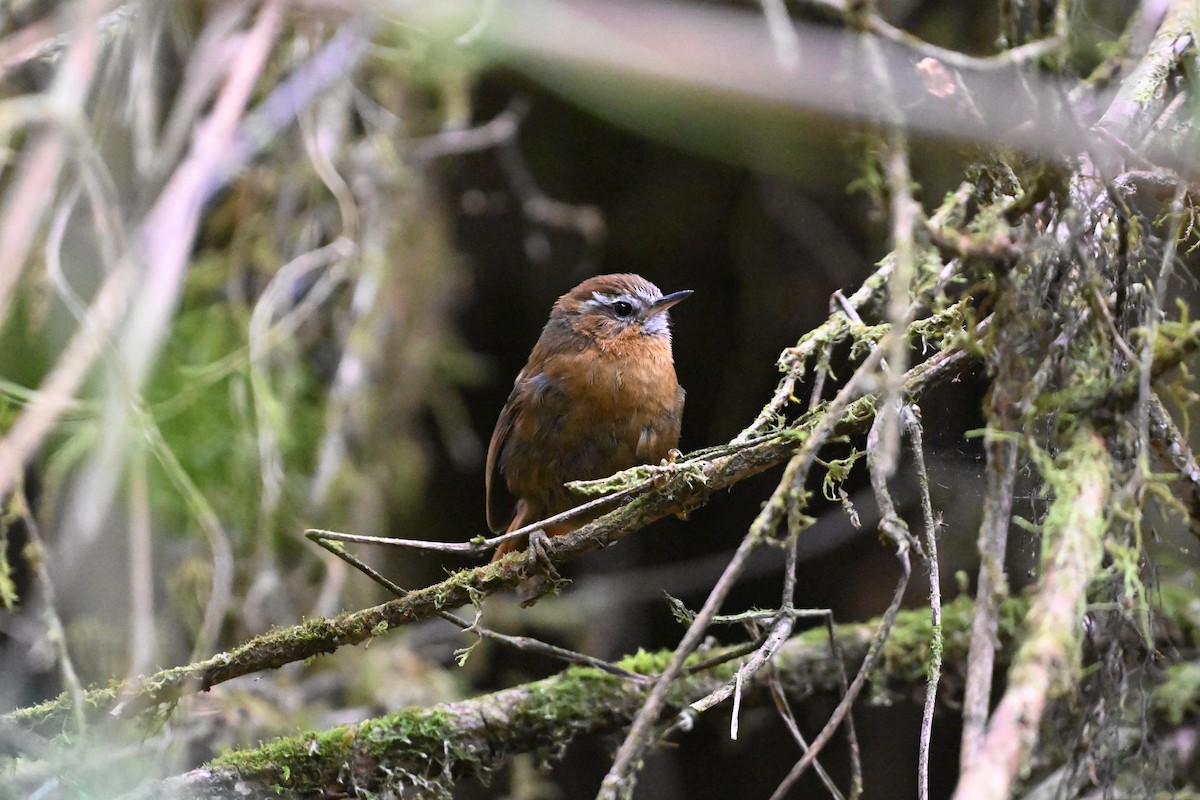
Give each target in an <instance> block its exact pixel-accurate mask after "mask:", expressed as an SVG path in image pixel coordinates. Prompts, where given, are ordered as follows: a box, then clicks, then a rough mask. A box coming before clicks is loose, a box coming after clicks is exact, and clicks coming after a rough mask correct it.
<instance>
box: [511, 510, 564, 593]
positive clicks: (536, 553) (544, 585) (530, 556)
mask: <svg viewBox="0 0 1200 800" xmlns="http://www.w3.org/2000/svg"><path fill="white" fill-rule="evenodd" d="M549 544H550V537H549V536H547V535H546V532H545V531H544V530H542V529H541V528H538V529H537V530H535V531H533V532H532V533H530V534H529V547H528V548H527V549H526V551H525V570H526V572H528V573H529V574H530V577H528V578H526V579H525V580H523V581H521V585H520V586H518V587H517V598H518V599H519V600H520V602H521V606H522V607H523V608H528V607H529V606H531V605H533V604H534V603H536V602H537V601H538V600H540V599H541V598H542V597H544V596H546V595H548V594H557V593H558V592H559V591H560V590H561V589H562V588H563V587H564V586H566V585H567V584H568V583H570V581H569V580H566V579H565V578H563V577H562V576H561V575H559V574H558V570H557V569H556V568H555V567H554V562H553V561H551V560H550V556H549V555H548V554H547V550H546V548H547V546H548V545H549Z"/></svg>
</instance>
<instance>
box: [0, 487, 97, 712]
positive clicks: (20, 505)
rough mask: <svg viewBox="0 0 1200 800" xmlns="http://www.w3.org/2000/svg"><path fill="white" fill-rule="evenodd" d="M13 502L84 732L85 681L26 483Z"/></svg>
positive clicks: (49, 634) (45, 619) (73, 708)
mask: <svg viewBox="0 0 1200 800" xmlns="http://www.w3.org/2000/svg"><path fill="white" fill-rule="evenodd" d="M10 502H11V503H13V504H14V505H15V506H16V512H17V516H18V517H19V518H20V519H21V520H22V521H23V522H24V523H25V530H26V531H27V532H28V535H29V546H30V548H31V549H32V555H31V557H30V558H29V563H30V564H32V565H33V568H34V571H35V573H36V574H37V578H38V589H39V590H40V591H41V595H42V597H41V606H42V613H41V617H42V624H43V625H44V626H45V628H46V637H47V638H48V639H49V641H50V647H51V648H52V649H53V651H54V655H55V658H56V659H57V660H58V670H59V674H60V675H61V676H62V682H63V685H64V686H66V687H67V695H68V697H69V698H70V703H71V705H70V708H71V718H72V720H73V722H74V724H75V730H76V732H77V733H79V734H82V733H83V732H84V731H85V730H86V729H87V717H86V715H85V714H84V691H83V684H82V683H81V682H80V680H79V675H78V673H77V672H76V671H75V664H74V662H73V661H72V660H71V652H70V650H69V648H68V647H67V632H66V630H65V629H64V628H63V624H62V618H61V617H59V615H58V601H57V599H56V595H57V593H56V592H55V590H54V582H53V581H52V580H51V579H50V572H49V570H48V568H47V564H48V560H47V551H46V545H45V542H44V541H43V540H42V535H41V532H40V526H39V525H38V522H37V519H36V518H35V517H34V515H33V511H32V510H31V509H30V507H29V498H28V497H26V496H25V488H24V487H23V486H21V487H18V489H17V490H16V491H15V492H14V493H13V495H12V500H11V501H10Z"/></svg>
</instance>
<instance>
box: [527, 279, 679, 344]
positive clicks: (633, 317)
mask: <svg viewBox="0 0 1200 800" xmlns="http://www.w3.org/2000/svg"><path fill="white" fill-rule="evenodd" d="M691 293H692V290H691V289H684V290H683V291H680V292H672V293H671V294H668V295H664V294H663V293H662V292H661V291H659V289H658V287H657V286H655V285H654V284H653V283H651V282H650V281H648V280H646V279H645V278H643V277H642V276H641V275H631V274H619V275H597V276H596V277H594V278H588V279H587V280H586V281H584V282H583V283H581V284H579V285H578V286H576V287H575V288H574V289H572V290H571V291H569V292H567V293H566V294H564V295H563V296H562V297H560V298H558V302H556V303H555V304H554V310H553V311H551V313H550V320H551V322H554V321H561V322H565V323H567V324H569V325H570V326H571V328H572V329H573V330H575V331H576V332H578V333H581V334H583V335H585V336H588V337H589V338H592V339H597V340H613V339H618V338H623V339H624V338H632V337H635V336H663V337H666V338H667V339H668V340H669V339H670V338H671V323H670V315H669V314H668V313H667V310H668V309H669V308H671V306H673V305H675V304H676V303H678V302H679V301H680V300H683V299H684V298H686V297H687V296H688V295H690V294H691Z"/></svg>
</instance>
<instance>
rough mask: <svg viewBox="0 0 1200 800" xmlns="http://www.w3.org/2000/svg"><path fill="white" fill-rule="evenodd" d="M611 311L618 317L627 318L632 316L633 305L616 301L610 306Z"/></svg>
mask: <svg viewBox="0 0 1200 800" xmlns="http://www.w3.org/2000/svg"><path fill="white" fill-rule="evenodd" d="M612 310H613V313H614V314H616V315H617V316H618V317H628V316H630V315H632V314H633V303H630V302H627V301H625V300H618V301H617V302H615V303H613V304H612Z"/></svg>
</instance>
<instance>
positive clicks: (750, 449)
mask: <svg viewBox="0 0 1200 800" xmlns="http://www.w3.org/2000/svg"><path fill="white" fill-rule="evenodd" d="M974 359H975V356H974V355H973V354H972V353H971V352H970V349H969V348H967V347H964V346H962V345H961V343H960V344H959V345H956V346H948V347H947V348H945V349H944V350H942V351H940V352H938V353H937V354H935V355H934V356H933V357H931V358H930V359H928V360H926V361H925V362H923V363H921V364H919V365H917V366H915V367H913V368H912V369H911V370H909V371H908V373H907V374H906V376H905V381H904V391H905V392H906V393H907V395H908V396H910V397H913V398H917V397H920V396H921V395H922V394H923V393H924V392H925V391H926V390H927V389H929V387H931V386H933V385H934V384H935V383H937V382H938V381H940V380H942V379H944V378H947V377H951V376H953V375H955V374H957V373H958V372H959V371H960V370H962V369H963V368H964V367H966V366H967V365H968V364H969V363H971V362H972V361H973V360H974ZM875 403H876V397H875V395H864V396H863V397H861V398H859V399H858V400H856V401H855V402H853V403H851V404H850V406H849V407H848V408H846V410H845V412H844V413H843V414H842V415H841V417H840V419H839V421H838V422H837V424H836V425H835V430H834V433H835V435H839V436H842V435H848V434H851V433H855V432H860V431H863V430H865V429H866V428H867V427H868V426H869V425H870V423H871V421H872V420H873V419H874V410H875ZM823 413H824V408H823V407H818V408H816V409H814V410H813V411H811V412H809V413H807V414H805V415H804V416H803V417H801V418H800V419H799V420H798V421H797V422H796V423H795V424H794V425H789V426H786V427H783V428H780V429H777V430H775V431H774V432H772V433H769V434H766V435H762V436H759V437H757V438H755V439H752V440H750V441H747V442H743V443H736V444H735V443H731V444H728V445H725V446H723V447H719V448H712V449H709V450H706V451H702V455H701V456H700V457H695V458H689V459H685V460H683V461H681V462H680V463H679V464H678V466H679V468H680V469H679V471H678V473H677V474H676V475H674V476H673V477H671V478H670V479H669V480H667V482H666V483H665V484H664V485H662V486H659V487H654V486H650V487H648V489H647V490H646V491H645V492H644V493H642V494H639V495H632V496H631V499H630V500H629V502H627V503H625V504H624V505H621V506H620V507H618V508H616V509H614V510H613V511H611V512H609V513H608V514H606V515H604V516H603V517H601V518H599V519H597V520H596V521H594V522H591V523H589V524H587V525H585V526H583V527H581V528H580V529H579V530H577V531H575V532H573V533H571V534H569V535H566V536H561V537H556V538H555V539H553V540H551V542H550V543H549V546H548V547H547V556H548V559H549V562H550V563H552V564H559V563H563V562H565V561H568V560H571V559H573V558H576V557H578V556H580V555H582V554H584V553H586V552H588V551H591V550H595V549H598V548H601V547H605V546H607V545H609V544H612V543H614V542H616V541H618V540H620V539H622V538H624V537H625V536H628V535H629V534H631V533H633V532H634V531H637V530H640V529H641V528H644V527H646V526H647V525H649V524H650V523H652V522H654V521H656V520H658V519H661V518H663V517H665V516H667V515H668V514H672V513H675V512H680V511H688V510H691V509H693V508H696V507H698V506H700V505H703V504H704V502H705V501H706V500H707V498H708V496H709V494H711V493H712V492H714V491H718V490H720V489H724V488H727V487H729V486H732V485H734V484H736V483H738V482H740V481H743V480H745V479H746V478H749V477H752V476H754V475H757V474H758V473H760V472H763V471H764V470H767V469H770V468H771V467H774V466H776V465H777V464H780V463H782V462H783V461H785V460H787V459H788V458H790V457H791V456H792V455H793V454H794V453H795V451H796V449H797V447H799V445H800V444H801V443H802V442H803V440H804V438H805V435H806V432H807V431H808V430H811V429H812V428H813V427H814V426H815V425H816V424H817V423H818V422H819V421H820V420H821V418H822V415H823ZM539 569H548V567H546V566H542V565H533V566H531V565H530V563H529V562H528V561H527V560H526V559H525V557H524V555H523V554H520V553H513V554H510V555H509V556H507V557H506V558H504V559H502V560H500V561H498V562H496V563H494V564H487V565H484V566H480V567H474V568H471V569H465V570H461V571H459V572H456V573H454V574H453V575H451V576H450V577H449V578H447V579H446V580H444V581H442V582H441V583H438V584H435V585H433V586H429V587H427V588H424V589H418V590H415V591H412V592H410V593H408V594H407V595H405V596H404V597H402V598H399V599H396V600H392V601H389V602H387V603H383V604H381V605H377V606H373V607H371V608H366V609H361V610H358V611H353V612H347V613H344V614H340V615H338V616H336V617H333V618H331V619H325V618H322V619H314V620H309V621H307V622H305V623H303V624H301V625H295V626H292V627H288V628H279V629H276V630H272V631H269V632H268V633H265V634H262V635H260V636H257V637H255V638H253V639H251V640H250V641H248V642H246V643H245V644H243V645H241V646H239V647H237V648H236V649H234V650H231V651H229V652H227V653H219V654H217V655H215V656H212V657H211V658H208V659H205V660H203V661H198V662H195V663H192V664H188V665H187V666H183V667H177V668H174V669H169V670H164V671H162V672H158V673H156V674H154V675H151V676H149V677H143V678H139V679H136V680H133V681H127V682H124V683H122V684H118V685H115V686H111V687H108V688H104V689H96V690H92V691H89V692H87V694H86V697H85V703H86V705H87V708H86V711H87V713H88V714H89V715H90V716H97V715H102V714H105V713H111V714H115V715H118V716H121V717H129V716H132V715H135V714H137V713H139V712H141V711H144V710H146V709H149V708H152V707H154V706H157V705H159V704H162V703H168V702H172V701H174V700H176V699H178V698H179V697H182V696H184V695H186V694H190V693H192V692H197V691H204V690H207V689H209V688H211V687H212V686H215V685H217V684H219V683H223V682H225V681H228V680H231V679H233V678H237V677H241V676H243V675H250V674H253V673H256V672H262V671H263V670H268V669H277V668H278V667H281V666H283V665H284V664H289V663H292V662H295V661H303V660H305V659H308V658H312V657H314V656H318V655H323V654H325V653H332V652H334V651H335V650H337V649H338V648H339V647H344V646H346V645H356V644H361V643H362V642H365V641H367V640H368V639H371V638H374V637H376V636H379V635H382V634H383V633H385V632H386V631H388V630H389V629H391V628H395V627H399V626H403V625H408V624H410V623H413V622H416V621H418V620H424V619H429V618H431V617H433V616H435V615H436V614H437V613H438V612H439V611H442V610H446V609H452V608H459V607H461V606H465V605H468V604H472V603H476V602H478V601H479V600H480V599H481V598H483V597H486V596H487V595H489V594H491V593H493V592H496V591H499V590H502V589H506V588H511V587H514V586H516V585H517V584H519V583H520V582H521V581H523V580H525V579H526V578H528V577H530V575H531V574H533V571H535V570H539ZM69 708H70V701H69V700H68V699H67V698H66V697H59V698H57V699H55V700H51V701H48V702H46V703H42V704H40V705H37V706H32V707H29V708H25V709H19V710H17V711H14V712H11V713H10V714H8V715H6V716H5V717H4V719H5V720H6V721H11V722H15V723H18V724H21V725H24V726H28V727H30V728H33V729H35V730H47V729H53V728H55V727H57V726H58V725H60V723H61V720H62V719H63V717H64V715H65V714H66V713H67V712H68V709H69Z"/></svg>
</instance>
